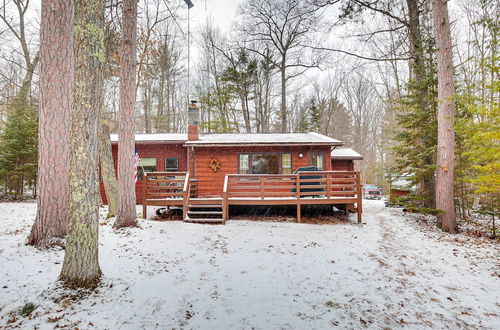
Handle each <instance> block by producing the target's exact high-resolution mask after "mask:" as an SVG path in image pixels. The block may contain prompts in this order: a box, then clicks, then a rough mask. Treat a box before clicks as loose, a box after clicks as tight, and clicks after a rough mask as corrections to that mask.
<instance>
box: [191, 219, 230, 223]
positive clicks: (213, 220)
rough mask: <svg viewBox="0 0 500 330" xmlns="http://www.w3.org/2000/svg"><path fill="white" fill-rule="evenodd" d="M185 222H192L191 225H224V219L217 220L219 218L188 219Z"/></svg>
mask: <svg viewBox="0 0 500 330" xmlns="http://www.w3.org/2000/svg"><path fill="white" fill-rule="evenodd" d="M184 222H191V223H220V224H223V223H224V219H217V218H186V219H184Z"/></svg>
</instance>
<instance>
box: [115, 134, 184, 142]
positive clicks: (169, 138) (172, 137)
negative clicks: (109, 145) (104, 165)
mask: <svg viewBox="0 0 500 330" xmlns="http://www.w3.org/2000/svg"><path fill="white" fill-rule="evenodd" d="M110 137H111V142H118V134H111V136H110ZM186 140H187V134H185V133H166V134H136V135H135V141H136V142H184V141H186Z"/></svg>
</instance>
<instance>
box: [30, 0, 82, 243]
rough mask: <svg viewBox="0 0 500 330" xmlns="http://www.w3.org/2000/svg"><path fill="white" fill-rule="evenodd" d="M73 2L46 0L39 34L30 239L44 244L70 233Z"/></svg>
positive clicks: (43, 4)
mask: <svg viewBox="0 0 500 330" xmlns="http://www.w3.org/2000/svg"><path fill="white" fill-rule="evenodd" d="M73 12H74V6H73V2H72V1H66V0H44V1H43V2H42V24H41V33H40V41H41V42H40V54H41V72H40V73H41V78H40V99H41V100H40V119H39V133H38V134H39V147H38V148H39V158H38V187H39V193H38V198H37V203H38V208H37V216H36V219H35V223H34V225H33V228H32V229H31V234H30V235H29V237H28V244H30V245H36V246H38V247H43V246H47V245H50V243H51V240H52V239H53V238H57V237H63V236H64V235H65V234H66V217H67V207H68V175H69V130H70V126H69V125H70V124H69V123H70V109H71V88H72V85H73V48H72V47H73Z"/></svg>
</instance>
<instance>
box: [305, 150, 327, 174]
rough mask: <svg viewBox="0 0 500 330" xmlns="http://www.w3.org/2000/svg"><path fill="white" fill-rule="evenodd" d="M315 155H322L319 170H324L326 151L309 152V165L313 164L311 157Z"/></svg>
mask: <svg viewBox="0 0 500 330" xmlns="http://www.w3.org/2000/svg"><path fill="white" fill-rule="evenodd" d="M316 155H321V156H322V157H323V168H321V169H319V170H320V171H325V168H326V152H324V151H320V150H313V151H310V152H309V166H314V164H313V157H314V156H316Z"/></svg>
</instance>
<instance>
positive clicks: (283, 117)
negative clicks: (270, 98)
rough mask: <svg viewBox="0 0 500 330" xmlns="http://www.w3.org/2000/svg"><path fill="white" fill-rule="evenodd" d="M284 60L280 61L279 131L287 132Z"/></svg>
mask: <svg viewBox="0 0 500 330" xmlns="http://www.w3.org/2000/svg"><path fill="white" fill-rule="evenodd" d="M285 65H286V62H285V58H283V61H282V62H281V66H282V67H281V133H287V132H288V122H287V121H288V118H287V113H286V67H285Z"/></svg>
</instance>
